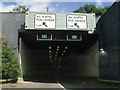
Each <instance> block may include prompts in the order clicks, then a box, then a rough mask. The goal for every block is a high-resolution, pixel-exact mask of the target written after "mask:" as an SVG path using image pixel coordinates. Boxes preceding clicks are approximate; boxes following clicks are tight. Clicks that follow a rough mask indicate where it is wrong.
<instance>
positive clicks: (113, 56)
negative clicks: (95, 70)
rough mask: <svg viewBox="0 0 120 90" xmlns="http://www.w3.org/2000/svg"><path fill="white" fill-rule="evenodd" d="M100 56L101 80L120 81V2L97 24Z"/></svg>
mask: <svg viewBox="0 0 120 90" xmlns="http://www.w3.org/2000/svg"><path fill="white" fill-rule="evenodd" d="M97 32H98V33H99V36H100V37H99V38H100V41H99V43H100V44H99V46H100V48H102V49H103V50H104V52H105V53H106V54H104V55H103V54H101V55H100V78H101V79H109V80H120V2H115V3H114V4H113V5H112V6H111V7H110V8H109V9H108V11H107V12H106V13H105V14H104V15H103V16H102V17H101V18H100V20H99V21H98V23H97Z"/></svg>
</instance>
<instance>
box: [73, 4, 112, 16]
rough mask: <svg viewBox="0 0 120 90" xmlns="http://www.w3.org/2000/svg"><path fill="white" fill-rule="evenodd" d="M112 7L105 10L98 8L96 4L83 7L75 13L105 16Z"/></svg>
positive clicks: (106, 7)
mask: <svg viewBox="0 0 120 90" xmlns="http://www.w3.org/2000/svg"><path fill="white" fill-rule="evenodd" d="M109 8H110V6H105V7H104V8H97V7H96V6H95V5H94V4H85V5H84V6H83V7H80V8H79V9H77V10H75V11H73V12H74V13H95V14H96V15H103V14H104V13H105V12H106V11H107V10H108V9H109Z"/></svg>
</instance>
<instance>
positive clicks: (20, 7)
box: [12, 5, 29, 13]
mask: <svg viewBox="0 0 120 90" xmlns="http://www.w3.org/2000/svg"><path fill="white" fill-rule="evenodd" d="M27 11H29V8H26V6H25V5H18V7H15V8H13V10H12V12H19V13H25V12H27Z"/></svg>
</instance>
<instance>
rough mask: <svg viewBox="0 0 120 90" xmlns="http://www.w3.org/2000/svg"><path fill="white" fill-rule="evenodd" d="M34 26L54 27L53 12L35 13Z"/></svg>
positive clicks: (38, 27)
mask: <svg viewBox="0 0 120 90" xmlns="http://www.w3.org/2000/svg"><path fill="white" fill-rule="evenodd" d="M35 28H37V29H40V28H55V14H35Z"/></svg>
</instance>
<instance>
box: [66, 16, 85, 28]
mask: <svg viewBox="0 0 120 90" xmlns="http://www.w3.org/2000/svg"><path fill="white" fill-rule="evenodd" d="M67 28H69V29H70V28H71V29H87V23H86V16H84V15H67Z"/></svg>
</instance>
